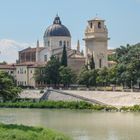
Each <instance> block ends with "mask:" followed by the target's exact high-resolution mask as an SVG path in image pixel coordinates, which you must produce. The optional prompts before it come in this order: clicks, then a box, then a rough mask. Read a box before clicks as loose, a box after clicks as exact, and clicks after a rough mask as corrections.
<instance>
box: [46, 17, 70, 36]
mask: <svg viewBox="0 0 140 140" xmlns="http://www.w3.org/2000/svg"><path fill="white" fill-rule="evenodd" d="M51 36H66V37H71V35H70V32H69V30H68V29H67V27H65V26H64V25H62V24H61V20H60V18H59V16H58V15H57V16H56V17H55V19H54V22H53V24H52V25H50V26H49V27H48V28H47V29H46V31H45V33H44V37H51Z"/></svg>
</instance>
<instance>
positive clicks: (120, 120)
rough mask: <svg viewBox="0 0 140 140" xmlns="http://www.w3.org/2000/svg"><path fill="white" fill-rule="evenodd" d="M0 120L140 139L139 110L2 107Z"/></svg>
mask: <svg viewBox="0 0 140 140" xmlns="http://www.w3.org/2000/svg"><path fill="white" fill-rule="evenodd" d="M0 122H4V123H18V124H25V125H34V126H43V127H49V128H53V129H55V130H59V131H62V132H64V133H66V134H69V135H72V136H73V137H74V139H75V140H139V130H140V114H139V113H119V112H117V113H113V112H112V113H111V112H92V111H76V110H49V109H0Z"/></svg>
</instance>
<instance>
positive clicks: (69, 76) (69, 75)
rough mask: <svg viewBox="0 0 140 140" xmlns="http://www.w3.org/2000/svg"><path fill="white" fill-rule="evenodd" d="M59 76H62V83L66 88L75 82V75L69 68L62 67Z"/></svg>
mask: <svg viewBox="0 0 140 140" xmlns="http://www.w3.org/2000/svg"><path fill="white" fill-rule="evenodd" d="M59 74H60V83H62V84H63V85H64V87H65V86H69V85H70V84H72V83H73V82H74V81H75V77H76V76H75V74H74V72H73V71H72V70H71V69H70V68H69V67H64V66H61V67H60V68H59Z"/></svg>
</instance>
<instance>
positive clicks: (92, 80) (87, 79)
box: [77, 68, 98, 87]
mask: <svg viewBox="0 0 140 140" xmlns="http://www.w3.org/2000/svg"><path fill="white" fill-rule="evenodd" d="M97 75H98V70H95V69H94V70H87V69H86V68H83V69H82V70H81V71H80V73H79V75H78V80H77V82H78V83H79V84H82V85H86V86H87V87H89V86H96V78H97Z"/></svg>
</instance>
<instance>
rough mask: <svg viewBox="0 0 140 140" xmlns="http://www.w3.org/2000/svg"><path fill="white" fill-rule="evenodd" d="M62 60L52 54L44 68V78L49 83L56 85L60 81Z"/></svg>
mask: <svg viewBox="0 0 140 140" xmlns="http://www.w3.org/2000/svg"><path fill="white" fill-rule="evenodd" d="M59 68H60V62H59V60H58V59H57V58H56V57H55V56H51V58H50V61H48V63H47V65H46V67H45V68H44V78H45V80H46V82H47V84H52V85H54V86H55V87H56V85H57V84H59V82H60V75H59Z"/></svg>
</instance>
